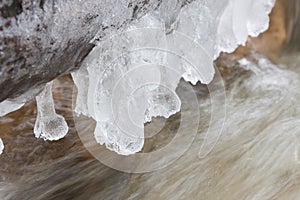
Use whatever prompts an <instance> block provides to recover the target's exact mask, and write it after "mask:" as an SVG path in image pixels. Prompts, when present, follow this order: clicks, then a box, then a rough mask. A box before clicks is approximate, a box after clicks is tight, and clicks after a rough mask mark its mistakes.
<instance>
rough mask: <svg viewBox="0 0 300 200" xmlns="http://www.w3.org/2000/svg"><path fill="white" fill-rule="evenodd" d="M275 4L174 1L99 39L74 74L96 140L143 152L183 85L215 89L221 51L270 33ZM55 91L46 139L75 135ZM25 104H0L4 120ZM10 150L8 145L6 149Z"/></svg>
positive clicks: (47, 105)
mask: <svg viewBox="0 0 300 200" xmlns="http://www.w3.org/2000/svg"><path fill="white" fill-rule="evenodd" d="M179 2H180V3H179ZM274 3H275V0H222V1H219V0H210V1H207V0H195V1H192V2H185V3H183V1H177V0H166V1H163V2H161V5H160V6H159V8H158V9H154V10H150V11H149V12H148V13H146V14H145V15H143V16H141V17H137V18H135V19H133V20H132V21H130V22H129V23H128V25H126V27H123V28H120V29H114V31H111V32H109V33H107V34H106V35H105V36H103V37H102V36H101V37H99V34H97V35H95V38H94V39H93V40H91V43H93V44H96V46H95V47H94V48H93V50H92V51H91V52H90V53H89V54H88V56H87V57H86V58H85V60H84V61H83V63H82V65H81V66H80V68H79V69H78V70H77V71H75V72H72V73H71V75H72V78H73V80H74V83H75V85H76V87H77V98H76V105H75V113H76V114H77V115H81V114H82V115H85V116H87V117H91V118H93V119H94V120H95V122H96V128H95V131H94V137H95V139H96V141H97V142H98V143H99V144H100V145H105V146H106V147H107V148H108V149H110V150H112V151H114V152H116V153H118V154H122V155H130V154H134V153H136V152H139V151H140V150H141V149H142V148H143V145H144V123H146V122H150V121H151V119H152V117H157V116H162V117H165V118H168V117H170V116H171V115H173V114H175V113H177V112H179V111H180V106H181V101H180V99H179V97H178V96H177V94H176V91H175V90H176V87H177V84H178V82H179V80H180V79H181V78H183V79H184V80H185V81H188V82H190V83H192V84H196V83H197V82H198V81H200V82H201V83H203V84H208V83H210V81H211V80H212V79H213V77H214V72H215V71H214V66H213V61H214V60H215V59H216V58H218V56H219V55H220V53H221V52H227V53H230V52H233V51H234V50H235V49H236V48H237V47H238V45H245V43H246V41H247V38H248V36H253V37H256V36H258V35H259V34H260V33H262V32H264V31H265V30H267V28H268V26H269V16H268V15H269V13H270V12H271V10H272V8H273V6H274ZM85 6H86V5H85ZM115 6H120V9H119V11H118V13H119V14H120V16H121V17H122V14H121V13H124V15H125V14H126V12H125V10H126V9H127V7H125V6H123V4H120V5H115ZM106 14H110V13H106ZM103 24H104V25H105V24H110V22H109V21H107V22H106V21H103ZM64 34H65V33H64ZM71 34H73V33H71ZM99 38H101V39H99ZM51 88H52V83H51V82H50V83H48V84H47V85H46V86H45V89H44V90H43V91H42V92H41V93H40V94H39V95H38V96H37V97H36V101H37V110H38V111H37V119H36V124H35V127H34V134H35V136H36V137H37V138H43V139H44V140H58V139H61V138H63V137H64V136H65V135H66V134H67V132H68V126H67V123H66V121H65V119H64V118H63V117H62V116H60V115H58V114H56V112H55V109H54V102H53V97H52V92H51ZM24 103H25V102H20V101H17V102H16V101H14V100H6V101H4V102H2V103H0V116H2V115H5V114H7V113H9V112H12V111H14V110H16V109H19V108H20V107H21V106H22V105H23V104H24ZM2 146H3V145H2V142H1V143H0V150H1V147H2ZM2 148H3V147H2Z"/></svg>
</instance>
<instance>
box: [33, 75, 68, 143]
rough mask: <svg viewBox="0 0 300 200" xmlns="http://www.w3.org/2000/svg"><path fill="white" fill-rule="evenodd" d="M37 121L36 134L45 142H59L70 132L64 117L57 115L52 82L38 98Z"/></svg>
mask: <svg viewBox="0 0 300 200" xmlns="http://www.w3.org/2000/svg"><path fill="white" fill-rule="evenodd" d="M36 102H37V119H36V122H35V126H34V134H35V137H37V138H43V139H44V140H59V139H61V138H63V137H64V136H65V135H66V134H67V132H68V129H69V128H68V125H67V123H66V121H65V119H64V117H63V116H61V115H58V114H56V112H55V108H54V102H53V96H52V81H51V82H49V83H47V84H46V87H45V89H44V90H43V91H42V92H41V93H40V94H39V95H38V96H37V97H36Z"/></svg>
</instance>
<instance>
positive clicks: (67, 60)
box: [0, 0, 161, 102]
mask: <svg viewBox="0 0 300 200" xmlns="http://www.w3.org/2000/svg"><path fill="white" fill-rule="evenodd" d="M160 3H161V2H160V1H158V0H134V1H129V0H126V1H115V3H113V2H112V1H110V0H108V1H106V0H101V1H94V0H85V1H81V0H75V1H61V2H58V1H55V0H49V1H45V0H32V1H26V0H4V1H1V2H0V91H1V93H0V102H1V101H3V100H5V99H6V98H14V97H17V96H19V95H21V94H23V93H24V92H26V91H27V90H29V89H30V88H38V87H40V86H42V85H44V84H45V83H47V82H49V81H51V80H53V79H54V78H56V77H58V76H60V75H63V74H66V73H69V72H70V71H72V70H74V69H76V68H78V67H79V66H80V63H81V61H82V59H83V58H84V57H85V56H86V55H87V54H88V53H89V51H90V50H91V49H92V48H93V46H94V45H93V44H92V43H90V41H91V40H93V39H94V42H96V41H97V40H101V38H103V37H104V36H105V35H106V34H107V33H108V32H111V31H116V30H118V29H122V28H123V27H125V26H126V24H127V23H128V22H129V21H131V20H132V19H135V18H139V17H140V16H142V15H144V14H145V13H147V12H148V11H149V10H152V9H156V8H158V7H159V5H160ZM116 5H117V6H116Z"/></svg>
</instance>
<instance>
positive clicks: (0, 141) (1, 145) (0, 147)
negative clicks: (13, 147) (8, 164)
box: [0, 138, 4, 154]
mask: <svg viewBox="0 0 300 200" xmlns="http://www.w3.org/2000/svg"><path fill="white" fill-rule="evenodd" d="M3 149H4V145H3V142H2V139H1V138H0V154H2V153H3Z"/></svg>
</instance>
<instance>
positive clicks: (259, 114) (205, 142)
mask: <svg viewBox="0 0 300 200" xmlns="http://www.w3.org/2000/svg"><path fill="white" fill-rule="evenodd" d="M291 2H292V3H291V4H290V7H288V9H289V10H290V11H291V12H288V15H289V17H288V23H287V27H288V34H287V36H288V42H287V43H288V44H289V45H288V46H287V50H289V51H287V52H289V53H285V54H283V55H282V56H281V57H280V59H279V62H278V63H279V64H278V63H277V64H273V63H271V62H270V61H268V60H267V59H265V58H264V57H263V56H261V55H256V54H253V55H249V56H248V57H245V58H244V59H242V60H240V61H239V62H234V63H229V64H228V63H227V65H226V67H225V68H224V67H222V68H221V66H219V68H220V71H221V75H222V78H223V81H224V85H225V95H226V96H225V97H226V98H223V97H224V96H223V95H224V93H223V92H224V90H223V88H222V87H220V85H218V84H219V83H220V82H218V80H217V81H215V82H213V83H212V84H211V85H210V86H209V87H206V86H204V85H201V84H197V85H196V86H194V87H192V86H191V85H190V84H188V83H186V82H184V81H181V82H180V85H179V87H178V89H177V93H178V95H179V96H180V97H181V100H182V108H181V112H180V113H177V114H175V115H173V116H171V117H170V118H169V119H167V120H166V119H163V118H155V119H153V121H152V122H151V123H148V124H146V125H145V135H146V136H147V138H146V141H145V146H144V148H143V151H142V152H143V153H145V154H147V153H150V152H154V151H159V150H160V149H163V148H164V147H168V146H169V145H168V144H170V143H172V141H174V138H176V135H178V133H180V131H179V130H182V132H183V133H184V134H182V135H180V136H179V137H178V138H179V143H175V146H174V145H173V146H171V150H170V151H168V154H163V155H164V156H163V157H160V158H158V159H156V160H155V162H156V164H157V165H160V164H162V165H163V164H164V163H165V161H166V160H168V159H169V158H170V159H171V160H172V162H170V163H168V164H169V165H164V168H162V169H158V170H156V171H150V172H146V173H127V172H122V171H118V170H115V169H114V168H118V169H120V168H121V167H122V164H124V163H125V164H126V165H128V166H129V168H127V170H129V171H134V170H136V169H145V168H147V167H149V165H151V164H152V163H151V162H152V160H151V158H149V160H147V159H146V160H142V161H141V160H135V159H132V160H130V161H132V162H129V163H128V162H125V161H124V160H126V159H124V160H122V159H119V158H118V157H117V159H119V160H117V161H116V160H115V159H112V160H113V162H109V161H110V159H107V160H108V163H110V164H111V165H114V166H115V165H118V164H119V166H115V167H114V168H111V167H108V166H106V165H104V164H103V163H106V161H107V160H104V161H103V160H100V161H102V162H100V161H99V160H97V159H96V158H95V157H94V156H95V154H97V153H99V155H102V154H103V155H104V156H109V155H110V154H107V153H103V152H104V151H105V150H104V148H102V149H101V148H100V149H99V145H97V144H96V145H95V144H93V142H92V139H91V135H92V131H91V130H92V129H93V128H94V126H95V124H94V123H93V122H91V121H90V120H89V119H86V118H78V117H75V116H74V115H73V112H72V103H73V102H72V101H73V99H74V98H72V97H73V96H74V85H73V82H72V80H71V77H70V76H65V77H61V78H58V79H56V80H55V81H54V85H53V87H54V88H53V91H54V100H55V106H56V109H57V113H58V114H61V115H63V116H64V117H65V118H66V120H67V123H68V124H69V127H70V130H69V133H68V134H67V136H66V137H65V138H63V139H61V140H59V141H54V142H49V141H44V140H42V139H36V138H35V137H34V133H33V127H34V123H35V119H36V105H35V102H34V101H30V102H28V103H26V104H25V106H24V107H23V108H21V109H20V110H18V111H15V112H13V113H10V114H8V115H6V116H5V117H2V118H0V137H1V138H2V139H3V142H4V145H5V149H4V153H3V154H2V155H1V156H0V199H16V200H19V199H22V200H29V199H30V200H32V199H34V200H39V199H41V200H48V199H80V200H81V199H97V200H98V199H205V200H210V199H211V200H217V199H222V200H223V199H232V200H235V199H236V200H239V199H298V198H299V196H300V182H299V178H300V155H299V153H300V128H299V124H300V105H299V98H300V54H299V53H296V52H295V51H292V52H291V51H290V50H291V49H293V50H295V49H296V50H297V49H298V48H299V42H298V41H299V37H298V32H299V31H298V28H297V27H299V26H297V24H298V23H299V20H298V19H299V11H298V10H297V9H298V8H299V6H297V5H298V3H299V1H297V0H293V1H291ZM291 8H292V9H291ZM214 84H216V85H214ZM212 94H214V95H215V97H216V99H215V100H214V101H212ZM191 99H193V101H191ZM224 100H225V102H224ZM214 106H215V108H220V109H212V108H213V107H214ZM224 109H225V110H224ZM224 120H225V121H224ZM195 127H196V128H195ZM220 130H222V132H221V134H220V135H219V131H220ZM206 133H210V134H206ZM79 136H80V137H79ZM90 142H91V144H90ZM201 147H202V150H203V151H204V154H201V152H203V151H201ZM179 149H184V151H183V152H180V151H178V150H179ZM96 156H97V155H96ZM149 161H151V162H149ZM106 164H107V163H106Z"/></svg>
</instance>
